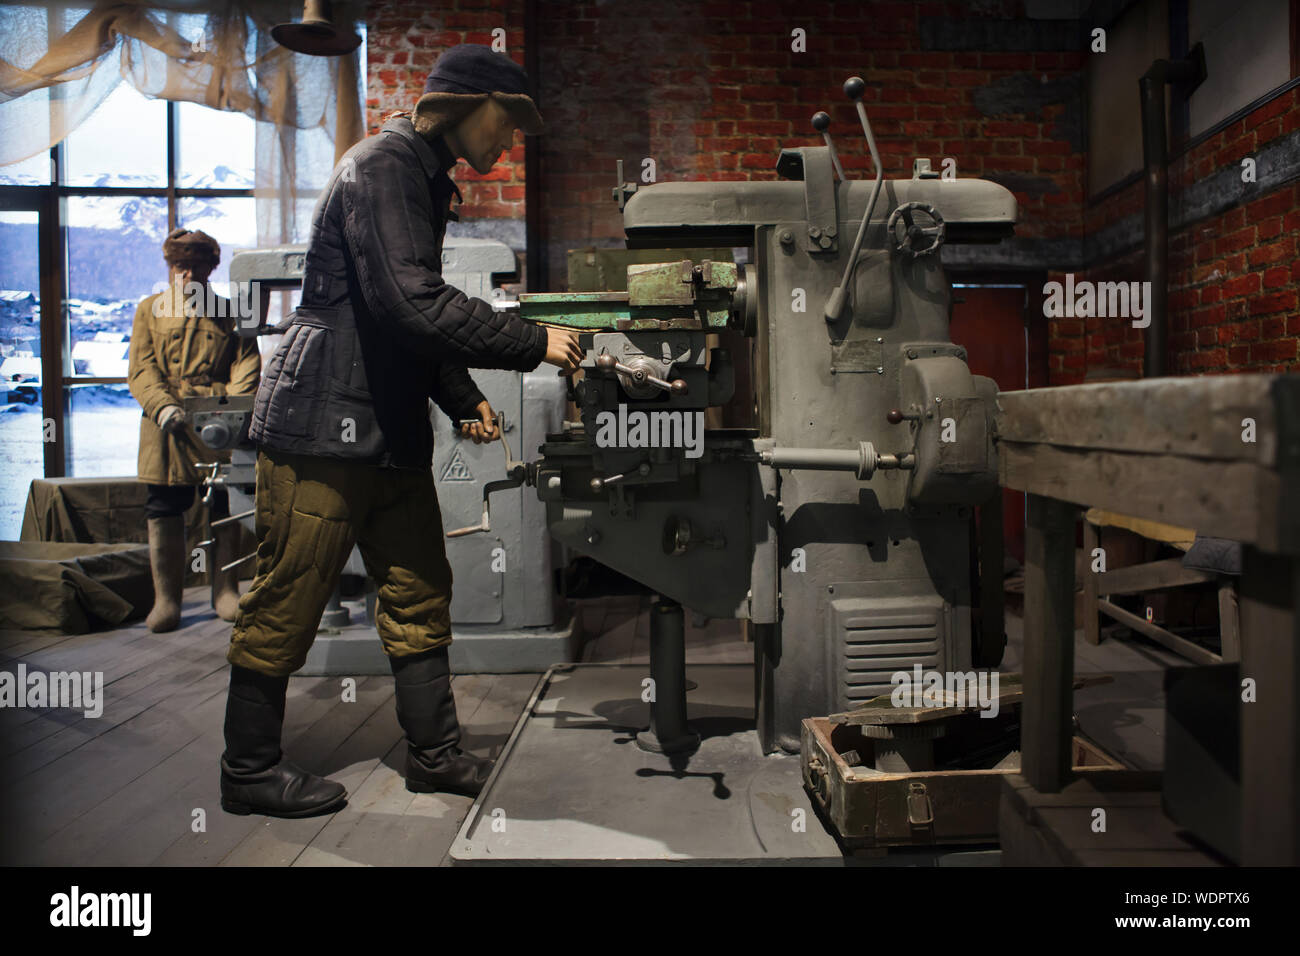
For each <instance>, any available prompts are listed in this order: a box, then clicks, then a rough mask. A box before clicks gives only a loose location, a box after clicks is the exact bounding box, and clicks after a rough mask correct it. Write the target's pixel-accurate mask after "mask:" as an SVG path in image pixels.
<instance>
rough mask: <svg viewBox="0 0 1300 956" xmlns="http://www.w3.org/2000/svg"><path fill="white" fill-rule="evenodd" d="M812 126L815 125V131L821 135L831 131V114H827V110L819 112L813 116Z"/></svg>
mask: <svg viewBox="0 0 1300 956" xmlns="http://www.w3.org/2000/svg"><path fill="white" fill-rule="evenodd" d="M812 125H813V129H815V130H816V131H817V132H819V133H824V132H826V130H827V129H829V128H830V125H831V117H830V114H829V113H827V112H826V111H825V110H818V111H817V112H816V113H814V114H813V118H812Z"/></svg>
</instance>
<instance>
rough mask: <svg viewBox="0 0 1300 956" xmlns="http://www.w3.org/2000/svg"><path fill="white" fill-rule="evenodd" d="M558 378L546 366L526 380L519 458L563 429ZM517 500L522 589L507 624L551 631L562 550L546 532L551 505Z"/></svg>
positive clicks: (525, 497) (522, 492)
mask: <svg viewBox="0 0 1300 956" xmlns="http://www.w3.org/2000/svg"><path fill="white" fill-rule="evenodd" d="M558 372H559V370H558V369H556V368H555V367H553V366H550V365H542V366H541V367H540V368H539V369H538V370H537V371H533V372H525V373H524V375H523V417H522V418H521V419H520V422H519V434H518V443H517V445H516V446H515V447H514V448H513V449H512V450H513V451H514V453H515V457H517V458H520V459H523V460H525V461H529V460H532V459H534V458H536V457H537V454H538V449H539V448H540V447H541V444H542V442H543V441H544V440H545V438H546V435H547V434H548V433H550V432H558V431H559V430H560V428H561V423H562V422H563V421H564V411H565V402H566V399H567V386H566V380H565V379H564V378H562V377H561V376H560V375H558V374H557V373H558ZM512 494H517V495H518V496H519V498H520V500H521V503H522V512H521V542H522V547H521V553H520V559H519V561H518V562H517V567H518V571H517V573H518V575H519V578H518V581H517V582H516V583H517V587H512V588H511V589H510V599H509V603H508V605H507V608H506V618H507V622H508V623H509V624H510V625H511V626H512V627H538V626H543V625H549V624H551V623H553V621H554V616H555V605H554V595H555V584H554V582H553V580H552V574H551V571H552V568H553V566H554V561H553V560H552V556H553V553H554V551H555V548H556V544H555V542H554V541H553V540H552V539H551V534H550V531H549V530H548V529H547V527H546V505H545V504H544V503H543V502H542V501H541V500H540V499H539V498H538V497H537V495H536V494H535V493H534V491H533V489H531V488H520V489H519V491H517V492H513V493H512ZM516 594H517V595H518V598H516V597H515V596H514V595H516ZM516 615H517V616H516Z"/></svg>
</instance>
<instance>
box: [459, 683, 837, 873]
mask: <svg viewBox="0 0 1300 956" xmlns="http://www.w3.org/2000/svg"><path fill="white" fill-rule="evenodd" d="M648 673H649V670H648V667H647V666H646V665H644V664H639V665H638V664H560V665H556V666H555V667H552V668H551V669H550V670H549V671H547V672H546V673H545V674H544V675H543V676H542V677H541V679H540V680H539V681H538V685H537V688H536V690H535V691H534V693H533V696H532V698H531V699H530V700H529V702H528V705H527V706H526V707H525V708H524V712H523V714H522V715H521V716H520V718H519V721H518V723H516V725H515V728H514V731H513V732H512V733H511V735H510V739H509V740H508V741H507V742H506V745H505V747H504V749H503V750H502V752H501V755H500V757H498V758H497V762H496V766H495V768H494V770H493V772H492V777H491V778H490V779H489V780H488V783H487V785H486V786H485V787H484V789H483V792H482V794H480V795H479V798H478V799H477V800H476V801H475V802H474V805H473V807H471V809H470V812H469V815H468V816H467V817H466V819H465V822H464V824H463V825H462V827H461V829H460V832H459V833H458V834H457V836H456V839H455V841H454V842H453V843H452V846H451V850H450V853H449V856H450V860H451V862H452V863H453V864H457V865H464V864H490V863H513V864H521V863H547V862H553V863H593V864H596V863H599V864H610V863H628V864H650V863H671V862H675V861H683V862H687V861H689V862H693V863H741V864H764V863H770V864H787V863H826V864H831V865H837V866H842V865H843V864H844V855H843V853H842V852H841V850H840V848H839V845H838V844H837V843H836V841H835V838H834V837H833V836H832V835H831V834H830V833H829V832H827V830H826V828H825V826H824V825H823V824H822V822H821V820H820V818H819V817H818V816H817V814H816V813H815V812H814V810H813V807H812V804H811V801H810V800H809V798H808V795H807V793H806V792H805V791H804V788H803V781H802V779H801V777H800V772H799V757H798V756H787V755H777V754H773V755H764V754H763V753H761V751H760V749H759V744H758V734H757V731H756V730H755V727H754V704H753V698H754V676H753V673H754V672H753V667H752V666H751V665H748V664H700V665H691V666H690V667H688V668H687V678H688V679H689V681H692V682H694V684H695V686H694V687H693V688H692V689H690V690H688V691H687V695H686V700H687V715H688V718H689V720H690V724H691V727H692V728H693V729H694V730H695V731H696V732H697V733H699V734H700V735H701V737H702V738H703V739H702V740H701V743H700V747H699V749H698V750H697V751H696V752H695V753H693V754H689V755H686V756H680V757H670V756H664V755H660V754H652V753H646V752H644V751H642V750H641V749H640V748H639V747H637V745H636V742H635V739H634V735H635V733H636V731H638V730H640V729H642V728H644V727H646V726H647V725H648V723H649V716H650V710H649V708H650V705H649V704H647V703H645V702H643V701H642V700H641V683H642V681H643V680H644V679H645V678H646V677H647V676H648ZM689 686H690V685H689V684H688V687H689ZM799 811H802V812H799Z"/></svg>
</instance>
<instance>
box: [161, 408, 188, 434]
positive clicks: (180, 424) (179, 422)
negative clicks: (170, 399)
mask: <svg viewBox="0 0 1300 956" xmlns="http://www.w3.org/2000/svg"><path fill="white" fill-rule="evenodd" d="M158 427H159V428H161V429H162V430H163V431H165V432H166V433H167V434H169V435H175V434H176V433H177V432H179V431H181V430H182V429H183V428H184V427H185V409H183V408H181V407H180V406H179V405H167V406H166V407H164V408H163V410H162V411H160V412H159V413H158Z"/></svg>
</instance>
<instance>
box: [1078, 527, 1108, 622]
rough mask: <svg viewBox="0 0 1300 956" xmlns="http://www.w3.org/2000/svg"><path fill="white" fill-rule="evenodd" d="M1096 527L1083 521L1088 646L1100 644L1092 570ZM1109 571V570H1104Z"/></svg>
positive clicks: (1095, 584)
mask: <svg viewBox="0 0 1300 956" xmlns="http://www.w3.org/2000/svg"><path fill="white" fill-rule="evenodd" d="M1100 546H1101V545H1100V536H1099V535H1098V534H1097V526H1096V525H1095V524H1093V523H1092V522H1091V521H1089V520H1088V519H1087V518H1084V519H1083V561H1084V565H1083V566H1084V572H1083V639H1084V640H1085V641H1087V642H1088V643H1089V644H1093V645H1096V644H1100V643H1101V613H1100V612H1099V611H1098V610H1097V597H1098V594H1097V572H1095V571H1094V570H1093V569H1092V566H1093V562H1094V561H1095V560H1096V559H1095V558H1094V557H1093V556H1092V553H1093V551H1095V550H1096V549H1097V548H1098V547H1100ZM1106 570H1109V568H1106Z"/></svg>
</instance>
